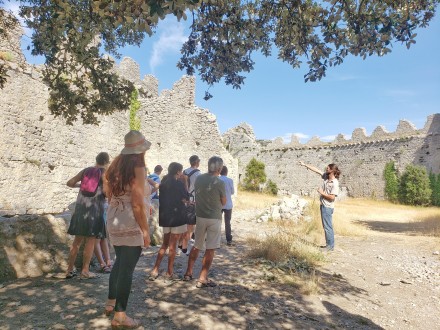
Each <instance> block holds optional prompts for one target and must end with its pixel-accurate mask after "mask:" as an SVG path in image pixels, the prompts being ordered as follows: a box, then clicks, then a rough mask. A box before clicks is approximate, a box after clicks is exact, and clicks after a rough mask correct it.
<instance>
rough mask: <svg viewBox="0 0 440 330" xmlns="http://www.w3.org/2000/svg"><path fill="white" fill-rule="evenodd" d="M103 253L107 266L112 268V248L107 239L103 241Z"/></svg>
mask: <svg viewBox="0 0 440 330" xmlns="http://www.w3.org/2000/svg"><path fill="white" fill-rule="evenodd" d="M101 251H102V254H103V255H104V259H105V262H106V265H107V266H109V267H111V266H112V258H111V257H110V247H109V245H108V239H107V238H103V239H101Z"/></svg>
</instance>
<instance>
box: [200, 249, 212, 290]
mask: <svg viewBox="0 0 440 330" xmlns="http://www.w3.org/2000/svg"><path fill="white" fill-rule="evenodd" d="M214 253H215V250H214V249H206V251H205V255H204V256H203V260H202V270H201V272H200V276H199V282H203V283H206V282H208V272H209V268H211V265H212V260H213V259H214Z"/></svg>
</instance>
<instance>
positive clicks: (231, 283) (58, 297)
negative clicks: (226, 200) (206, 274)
mask: <svg viewBox="0 0 440 330" xmlns="http://www.w3.org/2000/svg"><path fill="white" fill-rule="evenodd" d="M155 251H157V248H156V249H154V248H150V249H149V250H146V252H145V253H144V256H142V257H141V260H140V261H139V263H138V266H137V268H136V271H135V275H134V280H133V287H132V294H131V296H130V300H129V307H128V312H129V314H130V315H132V316H134V317H135V318H138V319H139V320H140V321H141V323H142V326H143V327H144V328H145V329H325V328H340V327H342V328H347V327H349V328H356V329H381V328H380V327H379V326H378V325H376V324H374V323H373V322H372V321H371V320H369V319H366V318H364V317H362V316H359V315H355V314H351V313H349V312H348V311H345V310H343V309H341V308H339V307H338V306H336V305H333V304H331V303H329V302H327V301H324V302H321V303H320V304H317V302H316V300H317V299H311V297H307V296H302V295H300V294H299V293H298V292H297V291H296V290H295V288H294V287H292V286H287V285H281V284H278V283H273V282H267V281H265V280H264V278H263V277H262V276H261V274H260V271H259V270H258V269H255V268H252V267H250V266H246V265H245V263H244V255H245V247H244V246H243V245H241V244H238V245H237V246H235V247H232V248H231V247H228V248H226V247H224V248H221V249H219V250H218V253H217V255H216V256H215V258H214V264H213V267H212V272H211V274H210V277H211V278H212V279H213V280H215V281H216V282H217V283H218V286H217V287H215V288H209V289H197V288H196V287H195V284H196V281H195V280H193V281H192V282H183V281H179V282H175V283H173V284H172V285H168V284H167V283H166V282H165V281H164V279H163V277H159V278H158V279H157V280H156V281H154V282H152V281H148V280H146V279H147V277H148V273H149V271H150V269H151V266H152V264H153V262H154V260H155ZM187 258H188V257H186V256H185V255H181V256H180V257H177V259H176V267H175V270H176V272H180V273H183V272H184V271H185V269H186V262H187ZM164 259H165V260H164V261H163V263H162V267H161V269H162V270H164V269H165V267H166V264H165V263H166V258H164ZM200 262H201V256H200V257H199V259H198V261H197V263H196V268H195V272H194V275H196V276H197V275H198V272H199V269H200ZM108 276H109V275H102V276H101V278H99V279H97V280H79V279H72V280H57V279H54V278H51V277H39V278H35V279H27V280H17V281H13V282H10V283H5V285H4V287H2V288H0V293H1V295H0V310H1V312H0V329H2V330H3V329H4V330H9V329H11V330H12V329H18V328H20V329H73V328H75V329H108V328H109V326H110V319H109V318H108V317H106V316H104V315H103V314H102V309H103V307H104V304H105V299H106V296H107V285H108ZM321 276H322V281H323V285H322V286H323V287H324V288H325V289H324V292H323V294H324V295H326V296H329V295H345V294H346V296H345V298H346V299H353V297H356V296H365V294H366V293H365V292H364V291H363V290H361V289H359V288H357V287H354V286H352V285H351V284H350V283H348V281H346V280H345V279H343V278H335V277H334V276H333V275H330V274H325V273H322V274H321ZM350 297H352V298H350ZM364 298H365V297H364Z"/></svg>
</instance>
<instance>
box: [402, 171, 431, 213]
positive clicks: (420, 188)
mask: <svg viewBox="0 0 440 330" xmlns="http://www.w3.org/2000/svg"><path fill="white" fill-rule="evenodd" d="M429 185H430V182H429V176H428V173H427V172H426V169H425V168H424V167H422V166H414V165H408V166H407V167H406V168H405V172H404V173H403V174H402V177H401V178H400V184H399V193H398V196H399V201H400V202H401V203H403V204H407V205H428V204H430V202H431V193H432V190H431V188H430V187H429Z"/></svg>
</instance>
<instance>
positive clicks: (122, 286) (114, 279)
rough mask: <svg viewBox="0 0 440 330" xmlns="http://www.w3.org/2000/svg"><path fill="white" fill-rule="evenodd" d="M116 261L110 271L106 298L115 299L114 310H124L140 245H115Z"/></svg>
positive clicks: (140, 250)
mask: <svg viewBox="0 0 440 330" xmlns="http://www.w3.org/2000/svg"><path fill="white" fill-rule="evenodd" d="M115 252H116V262H115V264H114V265H113V268H112V272H111V273H110V280H109V291H108V299H116V306H115V311H116V312H125V310H126V309H127V302H128V296H129V295H130V290H131V282H132V280H133V272H134V268H135V267H136V264H137V262H138V260H139V257H140V256H141V252H142V248H141V247H140V246H115Z"/></svg>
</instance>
